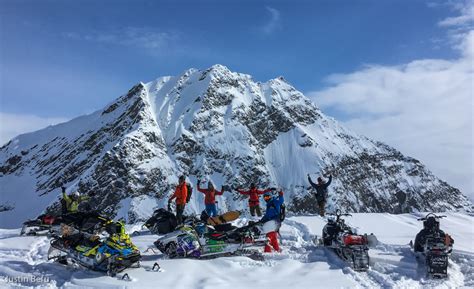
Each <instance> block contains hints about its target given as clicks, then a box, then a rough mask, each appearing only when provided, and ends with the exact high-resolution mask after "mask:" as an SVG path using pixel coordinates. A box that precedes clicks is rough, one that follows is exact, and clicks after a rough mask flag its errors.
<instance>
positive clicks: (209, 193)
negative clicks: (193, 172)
mask: <svg viewBox="0 0 474 289" xmlns="http://www.w3.org/2000/svg"><path fill="white" fill-rule="evenodd" d="M200 185H201V181H200V180H198V181H197V189H198V191H200V192H201V193H203V194H204V195H206V197H205V198H204V204H205V205H206V213H207V215H208V216H209V217H215V216H217V208H216V196H219V195H222V194H224V188H222V189H221V191H220V192H219V191H217V190H216V189H215V188H214V185H213V184H212V182H211V181H209V182H208V183H207V190H206V189H203V188H201V186H200Z"/></svg>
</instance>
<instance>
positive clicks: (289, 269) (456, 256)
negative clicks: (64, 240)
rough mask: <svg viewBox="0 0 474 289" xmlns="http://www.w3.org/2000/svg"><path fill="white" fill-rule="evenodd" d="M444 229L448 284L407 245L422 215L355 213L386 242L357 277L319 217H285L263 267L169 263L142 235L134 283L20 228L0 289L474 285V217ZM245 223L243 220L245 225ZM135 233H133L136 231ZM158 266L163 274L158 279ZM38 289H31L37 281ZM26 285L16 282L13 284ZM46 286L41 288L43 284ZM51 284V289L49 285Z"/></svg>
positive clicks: (357, 221) (8, 237) (237, 261)
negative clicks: (58, 255)
mask: <svg viewBox="0 0 474 289" xmlns="http://www.w3.org/2000/svg"><path fill="white" fill-rule="evenodd" d="M447 215H448V218H446V219H443V220H442V223H441V228H442V229H443V230H445V231H446V232H448V233H450V234H451V235H452V236H453V238H454V240H455V244H454V252H453V254H452V256H451V261H450V266H449V269H448V270H449V277H448V278H447V279H445V280H431V279H427V278H426V277H425V273H424V271H423V268H420V266H419V263H418V262H417V260H416V258H415V257H414V256H413V255H412V253H411V252H410V247H409V246H408V243H409V242H410V240H412V239H413V238H414V236H415V234H416V233H417V232H418V231H419V230H420V227H421V223H419V222H417V221H416V218H417V217H419V216H421V214H405V215H391V214H354V216H353V217H348V218H347V219H346V220H347V222H348V223H349V224H350V225H353V226H356V227H358V228H359V232H360V233H374V234H375V235H376V236H377V237H378V239H379V241H380V242H381V243H380V245H379V246H377V248H373V249H370V251H369V254H370V257H371V268H370V270H369V271H368V272H365V273H358V272H355V271H353V270H352V269H350V268H348V267H347V266H346V265H345V264H344V263H343V262H342V261H340V260H339V259H338V257H337V256H336V255H335V254H334V253H332V252H331V251H329V250H327V249H325V248H322V247H319V246H316V245H315V244H314V242H313V241H314V239H315V237H316V236H320V235H321V230H322V227H323V225H324V223H325V222H324V220H323V219H322V218H320V217H318V216H297V217H290V218H287V220H286V221H285V223H284V225H283V226H282V229H281V240H282V245H283V253H282V254H265V260H264V261H254V260H251V259H249V258H246V257H226V258H218V259H213V260H192V259H177V260H176V259H175V260H170V259H166V258H165V257H164V256H163V255H162V254H160V253H159V251H156V252H153V250H147V249H148V248H149V247H150V246H152V244H153V241H155V240H156V239H157V236H154V235H150V234H143V235H140V236H136V237H133V241H134V242H135V244H136V245H137V246H138V247H139V248H140V250H141V251H142V254H143V259H142V263H141V265H142V266H141V268H137V269H129V270H127V271H126V273H128V274H129V275H130V277H131V281H122V280H120V277H121V276H122V275H123V274H124V273H125V272H124V273H122V274H119V276H118V277H116V278H112V277H107V276H105V275H104V274H101V273H97V272H91V271H88V270H85V269H81V268H75V267H69V268H68V267H65V266H63V265H60V264H56V263H53V262H51V261H48V260H47V251H48V248H49V241H48V239H47V238H46V237H19V236H18V234H19V232H20V230H19V229H14V230H5V229H3V230H0V287H2V288H3V287H6V288H19V287H29V286H38V287H41V288H56V287H62V288H91V287H95V288H124V287H125V288H126V287H131V288H136V287H140V288H380V287H384V288H432V287H438V288H452V287H463V286H465V287H473V286H474V269H473V265H474V246H473V245H474V226H473V225H474V217H473V216H469V215H465V214H461V213H448V214H447ZM242 222H243V221H242V220H240V222H239V223H242ZM131 230H133V229H132V228H131ZM155 262H158V263H159V264H160V266H161V268H162V269H163V270H162V271H161V272H154V271H152V270H151V267H152V266H153V264H154V263H155ZM33 276H34V277H35V278H36V281H35V282H31V281H30V282H28V281H27V280H33ZM21 277H25V278H23V280H17V281H19V282H17V283H12V282H11V281H12V280H11V279H14V278H17V279H19V278H21ZM41 277H43V279H42V280H41ZM41 281H43V282H41ZM45 281H49V282H45Z"/></svg>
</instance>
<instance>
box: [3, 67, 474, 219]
mask: <svg viewBox="0 0 474 289" xmlns="http://www.w3.org/2000/svg"><path fill="white" fill-rule="evenodd" d="M316 172H326V173H329V172H330V173H332V174H333V175H334V181H333V185H332V186H331V189H330V191H331V194H330V199H329V204H328V206H329V209H334V208H336V207H341V208H343V209H345V210H348V211H355V212H371V211H373V212H383V211H385V212H392V213H393V212H405V211H417V210H438V211H440V210H441V211H442V210H460V209H463V210H471V209H472V208H471V207H472V204H471V203H470V201H469V200H468V199H467V198H466V197H465V196H464V195H462V193H461V192H460V191H459V190H458V189H455V188H453V187H451V186H449V185H448V184H447V183H446V182H443V181H441V180H440V179H438V178H437V177H435V176H434V175H433V174H432V173H431V172H430V171H429V170H428V169H426V168H425V167H424V166H423V165H422V164H421V163H420V162H419V161H417V160H415V159H413V158H410V157H405V156H404V155H403V154H401V153H400V152H398V151H397V150H395V149H393V148H391V147H389V146H388V145H385V144H383V143H381V142H376V141H372V140H370V139H368V138H366V137H364V136H361V135H358V134H355V133H354V132H351V131H350V130H348V129H347V128H345V127H343V126H341V125H340V124H338V123H337V121H336V120H334V119H333V118H330V117H327V116H326V115H324V114H323V113H322V112H321V110H320V109H319V108H318V107H317V106H316V105H315V104H314V103H312V102H311V100H309V99H308V98H307V97H306V96H304V94H303V93H301V92H299V91H298V90H297V89H295V88H294V87H293V86H291V85H290V84H289V83H288V82H287V81H286V80H284V78H282V77H277V78H275V79H271V80H269V81H267V82H265V83H260V82H255V81H253V80H252V77H251V76H250V75H247V74H241V73H234V72H231V71H230V70H229V69H227V68H226V67H225V66H222V65H214V66H212V67H210V68H209V69H207V70H197V69H189V70H187V71H185V72H184V73H183V74H182V75H180V76H176V77H172V76H166V77H160V78H157V79H155V80H154V81H151V82H148V83H142V82H140V83H138V84H137V85H135V86H133V87H132V88H131V89H130V90H129V91H128V92H127V93H126V94H124V95H122V96H121V97H119V98H118V99H116V100H115V101H113V102H111V103H110V104H108V105H107V106H105V108H103V109H101V110H98V111H96V112H94V113H92V114H90V115H87V116H82V117H78V118H75V119H73V120H71V121H69V122H67V123H63V124H59V125H56V126H52V127H48V128H46V129H44V130H40V131H37V132H33V133H30V134H25V135H20V136H18V137H16V138H14V139H13V140H11V141H10V142H8V143H7V144H5V145H4V146H2V147H1V148H0V174H1V175H0V187H2V188H5V192H4V193H2V204H1V205H4V204H10V205H13V206H14V207H16V208H18V207H19V206H18V203H20V202H19V201H20V200H21V198H19V196H23V195H25V196H32V197H33V199H35V198H43V199H42V201H41V202H40V205H41V206H47V205H51V204H53V205H52V206H50V209H54V208H57V202H56V201H57V194H55V193H54V191H55V190H57V188H59V187H60V186H61V184H66V185H67V187H68V191H71V190H76V189H79V190H80V191H83V192H88V191H94V192H96V193H97V195H96V197H94V199H93V202H94V204H95V206H96V208H99V209H100V210H104V211H105V212H108V213H110V214H111V215H112V216H113V215H117V214H119V215H120V214H122V215H123V214H125V216H126V217H127V218H128V220H129V221H134V220H139V219H142V218H145V217H146V216H144V215H143V213H142V212H139V211H140V209H139V208H141V207H142V206H143V204H144V203H148V205H150V206H151V207H158V206H164V205H165V202H166V200H165V199H166V196H167V195H168V194H169V193H170V192H171V190H172V188H173V185H174V184H175V182H176V181H177V176H178V175H179V174H182V173H185V174H186V175H188V176H189V180H190V181H191V182H192V183H195V181H196V180H197V179H198V178H199V179H212V180H213V181H214V183H216V184H219V185H220V184H229V185H234V186H239V187H246V186H248V184H249V183H250V182H256V183H258V184H259V185H260V186H262V187H267V186H278V187H282V188H283V189H284V190H285V192H287V196H288V198H287V200H288V203H289V209H290V210H291V211H293V212H295V213H301V212H314V211H315V210H316V208H315V206H311V205H308V204H311V203H314V201H315V200H314V196H312V194H311V192H310V190H309V188H308V186H309V185H308V183H307V180H306V173H316ZM313 176H314V175H313ZM26 179H28V182H27V181H24V182H25V183H28V186H26V185H25V187H22V186H21V185H18V183H21V182H22V180H26ZM25 190H26V191H30V192H31V191H35V192H36V193H35V194H31V193H28V192H24V191H25ZM18 191H20V192H21V194H20V195H19V196H16V195H18V194H17V193H15V192H18ZM403 198H405V201H403V204H402V203H401V201H402V199H403ZM55 202H56V203H55ZM20 207H22V206H21V205H20ZM23 207H24V206H23ZM220 207H221V209H222V210H225V209H230V208H233V209H241V210H245V208H246V202H245V201H244V200H243V199H242V196H240V195H237V194H235V193H226V194H225V195H224V197H221V201H220ZM202 208H203V202H202V196H201V195H200V194H198V193H196V194H194V195H193V200H192V202H191V203H190V204H189V206H188V208H187V210H188V213H190V212H199V211H200V210H201V209H202ZM41 209H43V208H41ZM14 210H15V209H14ZM14 210H12V211H11V212H14ZM20 211H21V212H20V213H19V216H21V217H33V216H32V212H31V211H28V210H20ZM34 211H35V213H39V212H38V210H34ZM3 214H8V212H5V213H3ZM0 219H5V218H0ZM6 219H8V220H7V221H6V222H2V221H1V220H0V223H2V224H0V225H3V224H11V223H12V221H13V220H11V219H10V218H6ZM19 221H22V220H19Z"/></svg>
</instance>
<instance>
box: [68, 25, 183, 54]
mask: <svg viewBox="0 0 474 289" xmlns="http://www.w3.org/2000/svg"><path fill="white" fill-rule="evenodd" d="M63 36H64V37H66V38H72V39H80V40H86V41H92V42H98V43H104V44H112V45H122V46H132V47H140V48H147V49H160V48H164V47H167V46H168V45H169V44H170V43H171V42H173V41H174V40H176V38H177V37H178V36H177V33H169V32H163V31H160V30H158V29H156V28H151V27H124V28H120V29H115V30H109V31H92V32H90V33H87V34H80V33H76V32H67V33H64V34H63Z"/></svg>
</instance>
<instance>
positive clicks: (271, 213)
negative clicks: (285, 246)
mask: <svg viewBox="0 0 474 289" xmlns="http://www.w3.org/2000/svg"><path fill="white" fill-rule="evenodd" d="M263 199H264V200H265V202H266V203H267V209H266V210H265V215H264V216H263V217H262V219H261V220H260V223H263V225H262V230H263V233H266V236H267V240H268V241H267V243H266V244H265V250H264V252H266V253H271V252H272V247H273V249H274V250H275V251H277V252H281V251H280V245H279V244H278V238H277V233H278V230H279V229H280V226H281V206H282V205H283V202H284V201H285V200H284V198H283V191H280V192H279V193H278V197H275V196H273V194H272V193H271V192H266V193H265V194H264V195H263Z"/></svg>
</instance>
